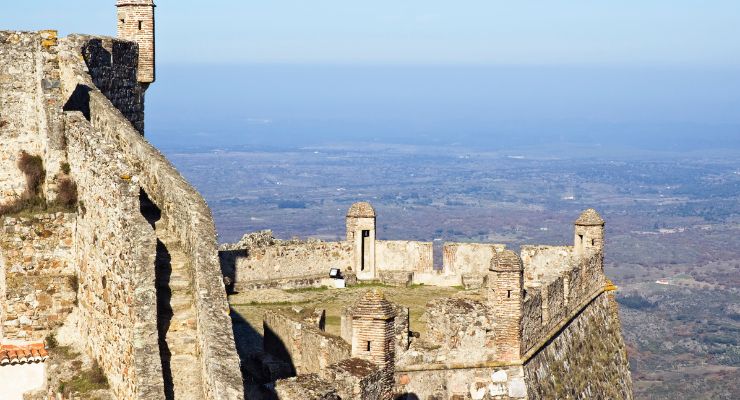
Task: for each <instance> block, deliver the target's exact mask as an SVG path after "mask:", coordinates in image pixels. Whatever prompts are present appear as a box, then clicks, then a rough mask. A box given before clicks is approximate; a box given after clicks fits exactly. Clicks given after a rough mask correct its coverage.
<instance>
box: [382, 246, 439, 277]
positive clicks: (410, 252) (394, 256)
mask: <svg viewBox="0 0 740 400" xmlns="http://www.w3.org/2000/svg"><path fill="white" fill-rule="evenodd" d="M375 268H376V269H377V271H379V272H380V271H407V272H423V271H431V270H432V269H433V268H434V264H433V257H432V242H415V241H411V240H376V241H375Z"/></svg>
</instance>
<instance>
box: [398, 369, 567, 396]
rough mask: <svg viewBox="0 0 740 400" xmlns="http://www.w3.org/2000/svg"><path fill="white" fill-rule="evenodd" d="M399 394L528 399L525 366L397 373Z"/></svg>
mask: <svg viewBox="0 0 740 400" xmlns="http://www.w3.org/2000/svg"><path fill="white" fill-rule="evenodd" d="M395 393H396V397H395V398H397V399H408V400H411V399H473V400H493V399H496V400H503V399H506V400H508V399H525V398H528V397H527V384H526V383H525V379H524V373H523V371H522V367H521V366H511V367H499V368H469V369H440V370H436V369H430V370H418V371H397V372H396V387H395ZM404 396H405V397H404ZM552 398H555V397H552ZM561 398H568V397H567V396H566V397H561Z"/></svg>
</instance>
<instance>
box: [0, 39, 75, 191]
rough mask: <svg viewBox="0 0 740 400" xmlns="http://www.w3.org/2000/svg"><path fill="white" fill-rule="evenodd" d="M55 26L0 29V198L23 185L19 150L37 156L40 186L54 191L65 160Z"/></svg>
mask: <svg viewBox="0 0 740 400" xmlns="http://www.w3.org/2000/svg"><path fill="white" fill-rule="evenodd" d="M56 44H57V39H56V32H55V31H40V32H13V31H0V143H2V146H1V147H0V204H3V203H6V202H8V201H11V200H12V199H14V198H17V197H18V196H20V195H21V194H22V193H23V191H24V190H25V188H26V182H25V177H24V175H23V173H22V172H21V171H20V170H19V169H18V166H17V161H18V156H19V155H20V153H21V151H26V152H28V153H29V154H32V155H38V156H42V158H43V159H44V167H45V169H46V176H45V180H44V182H43V186H42V190H43V192H44V194H45V197H46V198H47V199H50V200H51V199H53V198H54V197H55V191H54V190H53V189H54V178H55V177H56V175H57V173H58V172H59V170H60V168H61V164H62V163H63V162H64V139H63V126H62V121H61V106H62V104H60V103H61V97H60V89H59V84H60V83H59V69H58V63H57V58H56V57H57V56H56V53H57V49H56Z"/></svg>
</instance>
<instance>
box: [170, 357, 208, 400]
mask: <svg viewBox="0 0 740 400" xmlns="http://www.w3.org/2000/svg"><path fill="white" fill-rule="evenodd" d="M170 366H171V368H172V381H173V384H174V389H175V399H176V400H201V399H203V382H202V380H201V374H200V362H199V361H198V358H197V357H195V356H194V355H189V354H184V355H183V354H178V355H174V354H173V356H172V359H171V360H170Z"/></svg>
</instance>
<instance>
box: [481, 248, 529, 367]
mask: <svg viewBox="0 0 740 400" xmlns="http://www.w3.org/2000/svg"><path fill="white" fill-rule="evenodd" d="M489 269H490V272H489V274H488V290H487V291H486V301H487V303H488V307H489V308H490V310H491V313H492V315H493V332H494V346H495V351H496V358H497V359H498V360H500V361H518V360H519V359H520V358H521V342H522V305H523V303H524V265H523V264H522V259H521V258H519V255H517V254H516V253H515V252H513V251H511V250H504V251H502V252H501V253H497V254H496V255H495V256H494V257H493V259H492V260H491V266H490V268H489Z"/></svg>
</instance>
